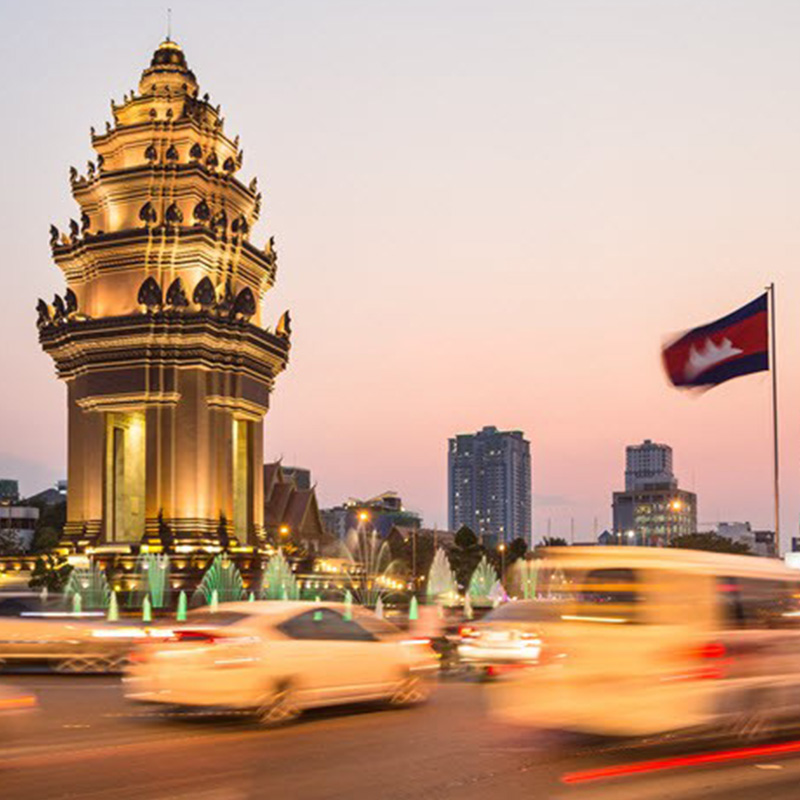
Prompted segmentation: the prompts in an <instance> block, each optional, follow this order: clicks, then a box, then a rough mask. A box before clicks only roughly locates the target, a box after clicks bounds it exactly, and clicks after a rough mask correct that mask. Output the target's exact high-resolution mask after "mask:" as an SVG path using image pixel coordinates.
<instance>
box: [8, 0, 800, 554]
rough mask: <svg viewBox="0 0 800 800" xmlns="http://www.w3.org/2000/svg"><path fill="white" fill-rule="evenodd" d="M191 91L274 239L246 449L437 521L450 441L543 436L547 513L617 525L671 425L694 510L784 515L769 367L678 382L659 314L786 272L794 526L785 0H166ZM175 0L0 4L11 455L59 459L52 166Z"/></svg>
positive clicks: (38, 482) (795, 389)
mask: <svg viewBox="0 0 800 800" xmlns="http://www.w3.org/2000/svg"><path fill="white" fill-rule="evenodd" d="M171 4H172V7H173V20H174V22H173V34H174V38H175V39H176V40H177V41H178V42H179V43H180V44H181V45H182V46H183V48H184V50H185V52H186V55H187V58H188V61H189V65H190V66H191V67H192V68H193V69H194V71H195V73H196V75H197V77H198V80H199V81H200V85H201V92H205V91H208V92H210V93H211V96H212V99H214V100H215V101H216V102H220V103H221V104H222V107H223V113H224V115H225V117H226V130H227V131H228V132H230V133H231V134H236V133H239V134H240V135H241V141H242V145H243V147H244V151H245V164H244V170H243V175H244V177H245V179H246V180H249V179H250V177H251V176H253V175H257V176H258V177H259V181H260V185H261V187H263V189H264V200H265V202H264V210H263V213H262V221H261V222H260V223H259V225H258V227H257V229H256V230H255V232H254V234H253V238H254V239H255V240H257V241H263V240H265V239H266V237H267V236H269V235H270V234H274V235H275V237H276V241H277V246H278V249H279V253H280V263H279V271H278V285H277V287H276V289H275V290H274V291H273V292H271V293H270V294H269V295H268V296H267V298H266V303H265V316H266V319H267V320H268V321H270V322H271V323H273V324H274V321H277V319H278V317H279V315H280V314H281V312H282V311H283V310H284V309H285V308H290V309H291V310H292V316H293V321H294V338H293V351H292V360H291V364H290V367H289V369H288V371H287V372H286V373H285V374H284V375H282V376H281V377H280V378H279V380H278V383H277V388H276V391H275V394H274V396H273V405H272V409H271V411H270V413H269V415H268V417H267V425H266V429H267V433H266V442H265V452H266V454H267V456H268V457H280V456H282V457H283V459H284V463H286V464H298V465H303V466H306V467H309V468H310V469H311V470H312V471H313V474H314V478H315V480H316V481H317V484H318V493H319V496H320V500H321V502H322V504H323V505H330V504H334V503H338V502H340V501H341V500H343V499H345V498H347V497H349V496H362V497H363V496H369V495H372V494H376V493H378V492H380V491H382V490H384V489H395V490H397V491H399V492H400V493H401V494H402V496H403V498H404V500H405V501H406V504H407V505H408V506H409V507H411V508H414V509H417V510H419V511H421V512H422V513H423V515H424V519H425V522H426V524H429V525H434V524H438V525H439V527H443V526H446V524H447V511H446V496H447V473H446V461H447V457H446V444H447V438H448V437H449V436H452V435H453V434H455V433H457V432H467V431H472V430H477V429H479V428H481V427H482V426H484V425H496V426H498V427H500V428H512V429H521V430H523V431H524V432H525V433H526V435H527V437H528V438H529V439H530V440H531V443H532V452H533V465H534V466H533V481H534V495H535V512H534V525H535V536H536V538H540V537H541V536H542V535H545V534H546V529H547V524H548V519H550V520H551V526H552V533H553V534H561V535H568V532H569V529H570V519H571V518H574V521H575V535H576V538H580V539H585V538H589V537H590V536H591V533H592V529H593V526H594V520H595V518H596V519H597V525H598V527H599V529H600V530H602V529H603V528H604V527H607V526H609V525H610V503H611V492H612V490H614V489H619V488H622V487H623V470H624V447H625V445H626V444H628V443H635V442H639V441H641V440H642V439H643V438H651V439H654V440H656V441H661V442H667V443H669V444H671V445H672V446H673V448H674V451H675V466H676V472H677V474H678V476H679V478H680V481H681V485H682V486H683V487H685V488H688V489H692V490H694V491H696V492H697V493H698V496H699V509H700V511H699V520H700V522H701V523H715V522H717V521H720V520H727V521H733V520H740V521H742V520H749V521H750V522H752V523H753V525H754V526H758V527H771V525H772V506H771V439H770V430H771V429H770V426H771V418H770V405H769V403H770V394H769V378H768V375H767V374H766V373H763V374H761V375H756V376H750V377H747V378H743V379H739V380H736V381H733V382H731V383H729V384H727V385H725V386H723V387H720V388H718V389H715V390H713V391H711V392H708V393H706V394H705V395H703V396H702V397H699V398H698V397H692V396H687V395H686V394H682V393H680V392H678V391H676V390H674V389H671V388H670V387H669V386H668V385H667V384H666V381H665V379H664V377H663V374H662V371H661V365H660V360H659V348H660V344H661V342H662V339H663V338H664V337H665V336H667V335H668V334H669V333H670V332H673V331H676V330H680V329H683V328H687V327H691V326H693V325H695V324H700V323H703V322H707V321H710V320H712V319H714V318H715V317H717V316H720V315H722V314H724V313H726V312H728V311H731V310H733V309H734V308H736V307H738V306H739V305H741V304H743V303H745V302H746V301H748V300H750V299H752V298H754V297H755V296H756V295H757V294H759V293H760V292H761V291H762V288H763V287H764V285H765V284H766V283H768V282H769V281H770V280H774V281H775V282H776V284H777V287H778V330H779V343H778V347H779V368H780V404H781V410H782V428H781V447H782V461H781V466H782V470H783V480H782V492H783V507H782V512H783V519H782V523H783V524H782V533H783V537H784V542H788V537H789V536H791V535H794V534H795V533H796V528H797V520H798V511H800V509H799V508H798V505H799V504H800V503H799V498H798V481H799V480H800V436H799V435H798V434H799V433H800V431H798V414H797V408H798V406H799V405H800V314H797V313H795V311H794V309H795V308H797V307H798V305H800V266H799V265H800V48H798V41H800V5H798V4H797V3H793V2H769V1H767V0H765V1H764V2H758V3H756V2H732V1H731V0H716V1H712V0H707V1H706V2H698V0H691V2H689V1H688V0H686V1H683V2H682V1H681V0H664V2H655V1H654V2H648V3H642V2H640V1H639V0H629V2H621V1H619V2H612V1H611V0H608V1H607V2H603V1H602V0H596V1H595V2H588V0H587V1H586V2H576V1H574V0H551V1H550V2H546V1H545V0H540V1H539V2H531V0H520V2H511V0H507V1H506V2H502V1H501V2H491V3H490V2H468V1H467V0H453V1H452V2H449V1H448V2H445V1H444V0H424V1H423V0H419V1H417V0H412V1H411V2H402V3H401V2H374V1H373V0H364V1H363V2H335V3H334V2H306V1H305V0H273V1H272V2H269V3H261V2H237V1H236V0H230V1H229V2H226V3H225V4H219V3H204V2H196V1H194V0H193V1H192V2H188V0H187V1H185V2H180V1H179V0H171ZM164 17H165V11H164V4H162V3H156V2H149V0H143V1H142V2H138V3H136V4H130V3H124V2H121V1H118V2H80V3H69V4H67V3H60V2H49V3H46V2H37V3H28V4H19V3H17V4H10V3H7V4H5V5H4V6H3V9H2V11H0V31H2V33H0V36H2V39H3V42H2V44H3V47H2V50H0V52H1V53H2V56H1V58H2V62H3V64H2V66H3V74H4V76H5V80H4V87H3V100H4V103H3V107H4V115H3V117H4V119H3V126H2V128H1V129H0V137H1V138H2V153H3V155H4V158H3V163H2V171H3V190H4V191H3V192H2V195H0V213H1V215H2V220H3V241H4V253H3V264H2V270H3V278H4V280H3V288H4V290H3V292H2V294H0V326H2V344H3V346H2V355H1V356H0V375H2V378H0V385H1V386H2V391H0V420H2V423H0V424H1V425H2V428H1V429H0V432H1V433H2V436H1V438H0V477H17V478H19V479H20V482H21V488H22V491H23V492H24V493H32V492H34V491H38V490H40V489H42V488H44V487H45V486H47V485H48V484H50V483H52V482H53V481H54V480H56V479H57V478H61V477H64V476H65V474H66V466H65V451H66V419H65V407H66V404H65V391H64V387H63V385H61V384H60V383H59V382H58V381H57V380H56V379H55V377H54V371H53V366H52V363H51V361H50V359H49V358H48V357H47V356H46V355H44V354H43V353H42V352H41V351H40V349H39V347H38V343H37V337H36V329H35V324H34V322H35V312H34V306H35V304H36V299H37V297H39V296H42V297H45V298H47V299H50V298H51V297H52V295H53V293H54V292H56V291H58V292H63V287H64V284H63V280H62V278H61V275H60V273H59V271H58V270H57V268H56V267H55V266H54V265H53V263H52V261H51V258H50V252H49V247H48V235H47V231H48V226H49V225H50V223H51V222H55V223H56V224H57V225H59V226H60V227H62V228H65V227H66V224H67V222H68V220H69V218H70V217H74V216H76V212H75V208H76V206H75V204H74V203H73V201H72V199H71V197H70V194H69V182H68V179H67V176H68V168H69V166H70V164H75V165H76V166H78V167H81V168H83V166H84V164H85V162H86V160H87V159H88V158H91V157H92V156H93V152H92V150H91V148H90V146H89V126H90V125H94V126H96V127H97V128H98V129H102V127H103V125H104V122H105V120H106V119H107V118H109V115H110V110H109V99H110V98H111V97H114V98H117V99H121V97H122V95H123V93H125V92H127V91H129V90H130V89H131V88H132V87H134V86H135V85H136V83H137V81H138V79H139V75H140V73H141V70H142V69H143V68H144V67H145V66H146V65H147V63H148V62H149V59H150V57H151V54H152V51H153V50H154V49H155V47H156V46H157V45H158V43H159V41H160V39H161V38H163V35H164V29H165V24H164V21H163V20H164Z"/></svg>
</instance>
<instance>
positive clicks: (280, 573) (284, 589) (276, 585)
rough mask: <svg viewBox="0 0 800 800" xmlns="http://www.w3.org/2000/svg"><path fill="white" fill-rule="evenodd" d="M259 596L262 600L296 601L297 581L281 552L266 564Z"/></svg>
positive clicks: (298, 590) (297, 594)
mask: <svg viewBox="0 0 800 800" xmlns="http://www.w3.org/2000/svg"><path fill="white" fill-rule="evenodd" d="M260 596H261V598H262V599H264V600H297V599H298V598H299V597H300V589H299V588H298V586H297V579H296V578H295V577H294V573H293V572H292V568H291V567H290V566H289V562H288V561H287V560H286V557H285V556H284V555H283V552H282V551H281V550H278V552H277V553H275V554H274V555H273V556H272V557H271V558H270V560H269V561H268V562H267V567H266V569H265V570H264V573H263V575H262V576H261V592H260Z"/></svg>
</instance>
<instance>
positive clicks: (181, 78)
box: [139, 39, 197, 94]
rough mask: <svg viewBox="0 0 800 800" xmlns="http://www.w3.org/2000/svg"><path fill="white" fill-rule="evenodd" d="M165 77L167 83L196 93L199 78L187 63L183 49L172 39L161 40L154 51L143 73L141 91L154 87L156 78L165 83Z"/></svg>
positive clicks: (146, 91)
mask: <svg viewBox="0 0 800 800" xmlns="http://www.w3.org/2000/svg"><path fill="white" fill-rule="evenodd" d="M165 79H166V81H167V84H171V85H173V87H174V88H177V87H179V86H180V87H181V88H183V89H184V90H185V91H188V93H189V94H194V92H196V90H197V79H196V78H195V76H194V73H193V72H192V71H191V70H190V69H189V65H188V64H187V63H186V56H185V55H184V53H183V50H182V49H181V47H180V45H179V44H178V43H177V42H173V41H172V40H171V39H165V40H164V41H163V42H161V44H160V45H159V46H158V49H157V50H156V51H155V53H153V58H152V59H151V60H150V66H149V67H148V68H147V69H146V70H145V71H144V72H143V73H142V80H141V81H140V83H139V91H140V92H142V93H143V94H146V93H148V92H149V91H150V90H151V89H152V87H153V82H154V80H155V81H160V82H161V83H162V85H163V82H164V80H165Z"/></svg>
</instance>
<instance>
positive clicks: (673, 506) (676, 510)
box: [667, 497, 683, 544]
mask: <svg viewBox="0 0 800 800" xmlns="http://www.w3.org/2000/svg"><path fill="white" fill-rule="evenodd" d="M669 507H670V510H671V511H672V512H673V518H672V520H671V521H670V525H669V527H668V528H667V544H669V543H670V542H671V541H672V529H673V528H674V527H675V524H676V522H678V521H679V517H678V514H680V511H681V509H682V508H683V503H682V502H681V501H680V500H679V499H678V498H677V497H676V498H675V499H674V500H672V502H670V504H669Z"/></svg>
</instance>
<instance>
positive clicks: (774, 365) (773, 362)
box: [767, 282, 781, 553]
mask: <svg viewBox="0 0 800 800" xmlns="http://www.w3.org/2000/svg"><path fill="white" fill-rule="evenodd" d="M767 291H768V292H769V325H770V343H771V348H770V349H771V350H772V353H771V358H770V364H769V370H770V372H771V373H772V456H773V464H772V477H773V481H774V492H775V546H776V547H777V551H778V553H780V552H781V524H780V523H781V516H780V484H779V480H778V479H779V469H780V462H779V460H778V359H777V357H776V354H775V353H776V351H775V283H774V282H773V283H770V285H769V286H767Z"/></svg>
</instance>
